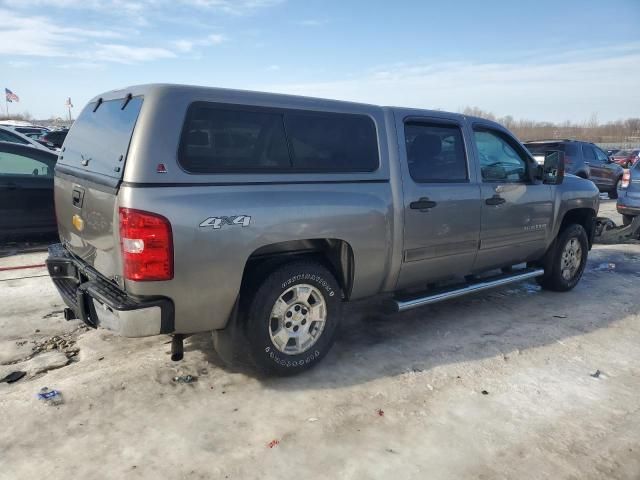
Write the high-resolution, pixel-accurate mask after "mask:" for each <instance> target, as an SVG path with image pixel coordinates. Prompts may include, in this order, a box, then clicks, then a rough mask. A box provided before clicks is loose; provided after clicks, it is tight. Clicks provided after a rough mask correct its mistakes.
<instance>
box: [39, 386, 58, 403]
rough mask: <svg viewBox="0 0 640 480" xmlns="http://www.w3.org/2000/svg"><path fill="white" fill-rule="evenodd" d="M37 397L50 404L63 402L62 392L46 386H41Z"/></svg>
mask: <svg viewBox="0 0 640 480" xmlns="http://www.w3.org/2000/svg"><path fill="white" fill-rule="evenodd" d="M38 398H39V399H40V400H42V401H44V402H45V403H46V404H47V405H50V406H56V405H62V404H63V403H64V401H63V400H62V393H60V391H58V390H50V389H49V388H48V387H42V388H41V389H40V393H38Z"/></svg>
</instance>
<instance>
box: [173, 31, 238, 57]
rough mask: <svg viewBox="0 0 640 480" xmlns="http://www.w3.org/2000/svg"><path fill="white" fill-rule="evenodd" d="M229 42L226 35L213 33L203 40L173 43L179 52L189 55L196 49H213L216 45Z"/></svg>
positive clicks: (185, 40) (181, 40)
mask: <svg viewBox="0 0 640 480" xmlns="http://www.w3.org/2000/svg"><path fill="white" fill-rule="evenodd" d="M227 40H228V38H227V37H226V36H225V35H222V34H221V33H212V34H210V35H207V36H206V37H203V38H198V39H195V40H194V39H191V40H190V39H185V38H183V39H180V40H176V41H174V42H173V46H174V47H175V48H176V50H178V51H179V52H183V53H188V52H190V51H192V50H193V48H194V47H211V46H214V45H220V44H221V43H224V42H226V41H227Z"/></svg>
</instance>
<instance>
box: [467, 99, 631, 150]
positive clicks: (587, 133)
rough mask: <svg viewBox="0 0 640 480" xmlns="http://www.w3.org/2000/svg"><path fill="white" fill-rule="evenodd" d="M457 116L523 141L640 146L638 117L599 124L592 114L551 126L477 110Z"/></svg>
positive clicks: (470, 108)
mask: <svg viewBox="0 0 640 480" xmlns="http://www.w3.org/2000/svg"><path fill="white" fill-rule="evenodd" d="M461 113H463V114H465V115H472V116H475V117H482V118H486V119H488V120H493V121H495V122H498V123H500V124H502V125H504V126H505V127H506V128H508V129H509V130H511V131H512V132H513V133H515V134H516V136H517V137H518V138H519V139H520V140H521V141H523V142H526V141H528V140H543V139H544V140H546V139H555V138H558V139H560V138H568V139H573V140H585V141H588V142H593V143H601V144H612V145H616V144H617V145H619V146H631V145H640V118H627V119H624V120H616V121H614V122H607V123H600V122H599V121H598V115H597V114H595V113H594V114H592V115H591V117H590V118H589V119H588V120H586V121H585V122H582V123H574V122H570V121H568V120H567V121H566V122H562V123H553V122H536V121H534V120H526V119H518V120H516V119H515V118H513V117H512V116H511V115H506V116H504V117H497V116H496V115H494V114H493V113H491V112H487V111H485V110H482V109H481V108H478V107H465V108H464V109H463V110H462V111H461Z"/></svg>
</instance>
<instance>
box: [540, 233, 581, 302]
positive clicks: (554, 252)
mask: <svg viewBox="0 0 640 480" xmlns="http://www.w3.org/2000/svg"><path fill="white" fill-rule="evenodd" d="M588 251H589V242H588V239H587V232H586V231H585V229H584V228H583V227H582V225H578V224H573V225H568V226H567V227H566V228H565V229H564V230H562V231H561V232H560V234H559V235H558V238H557V239H556V241H555V244H554V246H553V247H552V249H551V250H550V251H549V252H547V255H549V256H550V258H549V259H548V260H549V261H545V262H544V263H545V264H546V266H547V268H546V269H545V273H544V275H543V276H542V277H538V279H537V281H538V283H539V284H540V286H542V288H544V289H546V290H552V291H554V292H566V291H568V290H571V289H572V288H573V287H575V286H576V285H577V284H578V282H579V281H580V279H581V278H582V274H583V273H584V268H585V266H586V264H587V252H588Z"/></svg>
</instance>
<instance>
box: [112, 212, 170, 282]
mask: <svg viewBox="0 0 640 480" xmlns="http://www.w3.org/2000/svg"><path fill="white" fill-rule="evenodd" d="M120 249H121V251H122V261H123V262H122V263H123V266H124V276H125V278H127V279H129V280H136V281H139V282H142V281H150V280H171V279H172V278H173V236H172V234H171V223H169V220H167V219H166V218H165V217H163V216H162V215H158V214H156V213H150V212H143V211H141V210H134V209H132V208H122V207H121V208H120Z"/></svg>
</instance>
